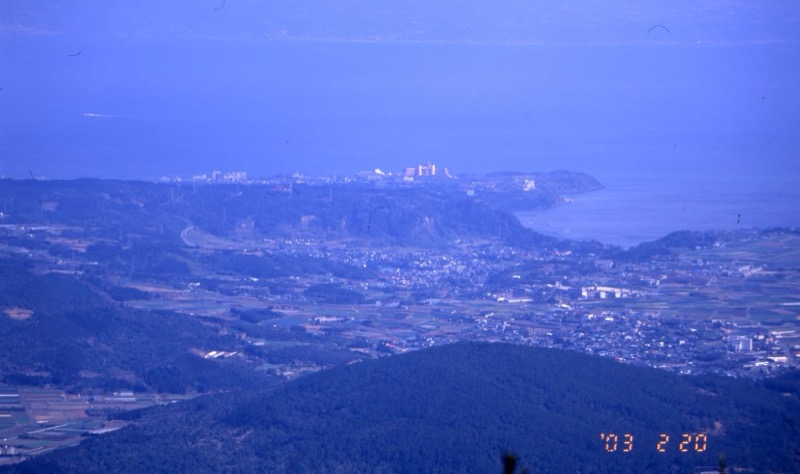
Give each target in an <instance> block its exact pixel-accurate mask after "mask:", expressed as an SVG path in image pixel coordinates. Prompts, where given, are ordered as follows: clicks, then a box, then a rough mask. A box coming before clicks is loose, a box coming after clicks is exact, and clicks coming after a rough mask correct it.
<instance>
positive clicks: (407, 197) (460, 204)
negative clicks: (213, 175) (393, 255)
mask: <svg viewBox="0 0 800 474" xmlns="http://www.w3.org/2000/svg"><path fill="white" fill-rule="evenodd" d="M533 176H540V175H533V174H519V173H512V174H505V175H502V176H500V177H497V176H495V177H487V178H485V179H483V178H481V179H477V178H473V179H469V180H466V179H465V180H440V179H436V180H433V179H432V180H429V181H427V182H420V183H404V182H401V181H394V182H391V183H382V182H378V181H366V180H364V181H349V182H344V181H337V182H333V181H325V180H318V181H314V182H308V181H302V180H299V181H298V180H297V179H294V178H287V179H285V180H280V179H277V178H276V179H273V180H271V181H269V182H262V183H259V184H255V183H228V184H177V183H147V182H137V181H111V180H94V179H81V180H74V181H35V180H25V181H15V180H3V181H1V182H0V221H2V223H3V224H27V225H60V226H73V228H70V229H67V230H66V231H67V232H68V233H70V232H71V233H76V232H78V231H79V229H83V230H84V231H85V232H90V233H91V236H92V237H95V238H105V239H108V240H109V241H111V242H117V241H119V242H123V243H126V242H127V243H130V242H131V241H136V240H137V239H138V240H141V239H142V238H145V237H146V238H147V239H149V240H151V241H152V240H157V241H161V242H165V243H180V242H181V231H182V230H184V229H186V228H187V227H190V226H192V227H193V228H196V229H200V230H202V231H204V232H207V233H210V234H212V235H214V236H217V237H225V238H232V239H237V240H238V241H246V240H251V241H252V240H258V239H259V238H261V237H268V238H277V239H284V238H310V239H316V240H339V239H359V240H362V241H368V242H372V243H374V244H384V245H414V246H436V245H442V244H447V243H450V242H452V241H453V240H456V239H461V238H469V237H478V238H492V239H500V240H509V239H513V240H515V241H519V242H521V243H526V242H527V243H535V244H552V243H553V242H554V241H555V240H554V239H549V238H545V237H543V236H541V235H538V234H536V233H535V232H533V231H530V230H529V229H526V228H524V227H523V226H522V225H521V224H520V223H519V221H518V220H517V218H516V217H514V216H513V214H511V213H510V212H508V210H509V209H532V208H542V207H548V206H552V205H555V204H556V203H558V202H560V200H561V199H562V198H561V197H560V195H561V194H562V193H564V192H575V191H578V190H584V191H586V190H591V189H595V188H597V187H598V186H600V185H599V183H597V182H596V181H595V180H593V179H592V178H590V177H588V176H586V175H583V174H580V173H568V172H557V173H547V174H542V175H541V178H542V184H541V185H538V187H536V188H535V189H527V190H525V189H524V186H526V184H525V183H531V182H533ZM587 181H588V182H587ZM82 236H86V234H82Z"/></svg>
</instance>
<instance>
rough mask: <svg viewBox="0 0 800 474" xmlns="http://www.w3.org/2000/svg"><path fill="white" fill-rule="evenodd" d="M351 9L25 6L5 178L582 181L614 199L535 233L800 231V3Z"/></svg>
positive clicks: (6, 119)
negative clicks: (559, 175)
mask: <svg viewBox="0 0 800 474" xmlns="http://www.w3.org/2000/svg"><path fill="white" fill-rule="evenodd" d="M334 3H335V5H334V4H325V5H316V4H312V3H308V4H306V3H304V2H284V1H275V2H256V1H245V0H242V1H228V2H226V3H224V4H223V3H221V2H219V1H216V0H215V1H213V2H197V3H196V4H193V5H191V6H188V5H186V4H185V3H181V2H169V1H165V2H134V1H125V2H119V3H116V4H115V5H114V6H109V5H107V4H105V3H103V2H83V3H82V4H81V5H79V6H75V7H71V8H65V7H64V5H61V4H59V3H58V2H55V3H53V4H48V5H46V6H41V5H39V6H31V5H30V4H28V3H26V2H19V1H15V0H10V1H8V2H4V3H3V5H2V6H0V89H1V90H0V175H1V176H5V177H11V178H15V179H27V178H29V177H30V176H31V174H33V175H34V176H37V177H40V176H41V177H47V178H77V177H83V176H92V177H104V178H123V179H127V178H144V179H156V178H159V177H161V176H175V175H181V176H184V177H188V176H191V175H192V174H196V173H207V172H210V171H211V170H214V169H219V170H223V171H233V170H242V171H247V172H248V174H249V176H251V177H255V176H265V175H274V174H282V173H292V172H301V173H308V174H313V175H333V174H338V175H345V174H353V173H355V172H358V171H363V170H372V169H375V168H381V169H383V170H384V171H396V170H400V169H402V168H403V167H405V166H409V165H413V164H416V163H424V162H427V161H430V162H434V163H436V164H438V165H440V166H446V167H448V168H449V169H450V170H451V172H453V173H454V174H456V175H458V174H459V173H465V172H492V171H499V170H516V171H548V170H554V169H568V170H574V171H585V172H587V173H590V174H592V175H593V176H595V177H597V178H598V179H599V180H600V181H601V182H603V183H604V184H606V185H607V189H606V190H604V191H599V192H597V193H591V194H586V195H581V196H574V197H573V200H574V202H573V203H572V204H571V205H570V206H563V207H561V208H558V209H556V210H553V211H548V213H544V214H542V215H541V216H539V217H538V218H537V219H541V220H542V221H543V222H542V223H537V224H535V225H533V226H534V228H540V229H541V230H545V231H546V230H548V229H549V230H550V232H551V233H555V234H559V235H560V234H569V235H571V236H573V237H574V236H580V237H584V235H583V231H582V230H580V229H579V227H580V226H578V225H575V224H574V222H581V223H584V222H586V221H587V217H586V216H587V215H593V214H597V213H600V214H604V215H605V216H606V217H605V218H603V219H600V220H599V221H598V222H599V223H602V224H603V225H602V226H600V227H599V228H600V233H594V234H591V233H590V234H591V235H590V234H585V236H587V237H595V236H597V237H598V238H599V237H603V236H604V234H603V233H609V232H615V231H613V230H612V229H616V228H618V227H619V225H620V223H621V222H623V221H624V220H625V219H628V218H633V217H635V218H636V219H637V221H636V222H637V225H639V226H640V227H642V229H641V230H636V229H629V230H627V231H624V232H622V233H621V234H619V233H617V234H619V235H617V236H616V237H613V238H612V237H607V239H608V240H609V241H610V242H616V243H621V244H624V245H628V244H630V243H631V242H635V241H636V240H638V239H639V238H640V237H641V236H643V235H645V232H644V231H645V230H646V229H645V227H648V228H650V229H652V230H651V231H648V232H647V235H655V236H656V237H658V236H661V235H663V234H665V233H666V232H667V231H668V230H677V229H673V225H678V226H686V227H690V228H695V229H699V228H705V227H707V226H714V227H716V226H725V225H730V224H729V222H730V220H731V217H730V216H729V214H733V218H734V219H735V218H736V217H737V215H738V214H742V219H741V222H740V223H739V224H736V225H748V226H762V225H766V226H772V225H785V226H791V225H798V217H797V215H798V212H797V211H794V210H793V209H794V208H800V200H797V194H796V193H793V187H794V183H795V182H796V181H797V178H798V177H800V159H798V156H797V153H798V152H797V150H800V89H799V88H798V87H797V77H800V41H798V40H799V39H800V33H798V31H800V29H798V28H797V25H798V19H800V6H795V5H793V4H790V3H789V2H787V3H785V4H784V3H781V4H777V3H776V4H768V5H765V4H763V3H762V2H752V3H748V2H728V1H719V2H703V4H702V5H695V4H694V3H691V2H685V3H681V2H678V3H676V2H648V4H647V5H643V4H641V2H618V3H615V8H611V7H610V6H608V5H606V4H605V3H604V2H582V4H581V7H580V8H577V7H570V6H568V5H564V4H561V3H556V2H552V3H545V4H542V5H536V6H532V5H530V4H529V3H530V2H507V3H504V5H503V6H496V5H492V4H490V3H488V2H486V3H484V2H468V3H467V4H464V6H462V7H460V8H453V5H449V4H447V2H444V3H443V4H441V5H438V4H437V5H431V4H429V3H425V2H414V1H412V2H397V3H395V2H387V3H385V4H383V7H381V8H378V7H368V6H364V5H362V4H361V3H359V2H348V1H343V2H334ZM220 5H222V6H220ZM459 5H461V4H460V3H459ZM654 25H662V26H663V28H662V27H658V28H653V27H654ZM707 178H713V181H714V182H712V183H709V184H706V185H703V184H702V183H703V181H704V180H706V179H707ZM625 193H628V194H625ZM634 202H635V203H638V204H641V206H642V207H644V208H648V207H649V208H650V209H652V211H653V212H652V215H653V219H654V220H652V221H650V220H648V219H646V218H645V216H648V215H650V214H648V213H647V212H641V213H637V212H634V211H633V210H632V209H631V207H630V204H632V203H634ZM645 202H647V203H648V204H647V205H645V204H644V203H645ZM626 203H627V204H628V206H626V205H625V204H626ZM793 204H797V205H794V206H793ZM753 206H756V207H753ZM584 208H585V209H589V210H591V211H590V212H583V211H581V209H584ZM670 209H674V211H671V210H670ZM575 213H577V214H575ZM573 214H575V215H573ZM579 214H580V216H579ZM608 216H614V219H613V221H615V222H616V224H614V225H606V224H605V223H607V222H610V220H609V219H608ZM716 216H724V217H719V219H720V220H719V221H718V220H717V217H716ZM766 216H769V217H766ZM548 219H550V220H552V221H553V222H550V223H548V222H547V220H548ZM564 219H565V220H566V221H567V223H568V222H569V221H570V219H572V220H573V224H570V225H566V223H565V222H563V221H561V220H564ZM529 220H530V219H528V221H529ZM589 220H590V219H589ZM646 222H649V224H645V223H646ZM581 225H583V224H581ZM662 228H663V229H662ZM559 229H560V230H559ZM564 229H566V230H564ZM662 230H663V232H662ZM599 240H603V239H600V238H599Z"/></svg>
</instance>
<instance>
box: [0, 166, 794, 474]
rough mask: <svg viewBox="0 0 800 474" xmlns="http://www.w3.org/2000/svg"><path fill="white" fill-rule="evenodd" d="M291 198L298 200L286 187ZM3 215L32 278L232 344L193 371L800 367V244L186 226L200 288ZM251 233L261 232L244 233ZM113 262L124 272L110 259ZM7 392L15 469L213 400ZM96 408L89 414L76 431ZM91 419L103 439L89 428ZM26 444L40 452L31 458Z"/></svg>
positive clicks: (184, 253)
mask: <svg viewBox="0 0 800 474" xmlns="http://www.w3.org/2000/svg"><path fill="white" fill-rule="evenodd" d="M434 170H435V168H428V171H425V170H424V169H423V168H422V167H419V168H416V169H415V168H411V169H409V170H407V173H408V176H407V175H406V174H405V173H404V174H402V175H401V176H397V177H392V179H393V180H394V181H391V182H390V183H388V184H384V185H382V187H380V188H379V189H381V192H384V191H383V189H384V187H387V188H390V187H391V183H392V182H393V183H401V184H402V183H409V182H411V181H413V179H414V178H416V177H418V176H420V173H426V172H427V173H435V172H436V171H434ZM212 176H216V178H208V179H212V181H208V179H206V178H204V179H206V181H208V182H206V181H204V182H203V183H202V186H204V187H207V188H208V189H211V188H214V187H215V186H230V185H231V184H232V183H231V182H229V180H234V181H235V180H237V179H246V175H244V174H231V175H227V174H219V175H212ZM406 178H411V179H410V180H409V179H406ZM217 179H218V180H220V182H219V183H217V182H216V181H213V180H217ZM376 179H381V178H376V177H375V176H373V174H369V175H364V176H360V177H356V178H352V183H354V184H353V185H359V184H361V185H363V183H365V182H367V183H371V185H374V181H375V180H376ZM287 181H288V182H289V183H290V184H291V186H289V185H287V187H286V188H276V186H278V184H280V183H286V182H287ZM309 182H314V180H313V179H308V178H305V179H304V178H298V177H295V178H293V179H288V180H287V179H286V178H282V179H281V180H272V181H266V182H262V183H249V184H248V188H247V189H248V190H249V191H252V190H253V189H255V190H256V191H258V192H262V193H263V192H265V191H266V193H267V194H266V195H267V196H268V197H269V196H271V195H270V194H268V193H270V192H272V191H273V190H274V189H278V192H283V194H285V197H284V199H285V202H287V203H291V202H292V201H291V200H295V201H299V200H300V199H299V198H297V197H296V194H297V193H300V192H302V193H304V194H303V196H306V195H307V193H308V192H309V191H308V189H309V188H308V186H310V185H309V184H308V183H309ZM276 183H277V184H276ZM322 183H325V184H327V182H324V181H322ZM350 183H351V182H348V183H344V184H340V186H349V185H351V184H350ZM509 183H511V184H509ZM195 184H196V183H195ZM325 184H320V185H319V186H324V185H325ZM537 184H538V183H536V177H535V176H528V175H514V176H502V177H499V178H498V177H492V178H491V179H487V180H483V181H480V180H477V179H476V180H473V181H472V182H470V183H469V184H468V185H466V190H467V191H469V190H472V191H476V190H477V194H478V195H480V193H481V192H482V190H486V189H489V190H491V191H493V192H497V187H498V186H514V187H515V188H516V189H517V190H518V192H520V193H532V192H536V189H537V187H538V186H537ZM301 185H302V186H306V187H305V188H303V187H301ZM157 186H175V184H174V183H171V184H170V183H167V184H159V185H157ZM427 186H429V187H431V186H434V187H435V186H436V184H435V183H434V184H430V183H428V184H427ZM459 186H461V188H460V189H459V190H457V192H458V193H459V194H460V195H469V194H468V193H466V192H465V188H464V186H465V185H464V184H463V182H462V183H459ZM158 189H161V188H158ZM178 189H179V190H185V185H184V188H178ZM286 189H288V191H286ZM298 189H300V191H298ZM337 189H338V188H337ZM162 191H163V190H162ZM187 192H197V191H195V190H192V191H187ZM232 192H233V191H232ZM235 192H237V193H240V194H241V193H242V191H241V190H238V191H235ZM253 192H255V191H253ZM386 192H391V190H390V191H386ZM174 193H175V190H174V189H171V188H170V190H168V191H167V192H166V195H168V196H169V199H171V200H172V199H174ZM470 197H472V196H470ZM134 199H141V201H135V200H134ZM129 201H130V202H133V208H134V209H142V208H146V204H144V198H138V197H136V198H130V199H129ZM53 202H54V201H53ZM53 202H51V201H44V202H43V203H42V204H41V206H43V208H44V209H45V210H44V211H42V212H44V213H45V214H44V215H50V214H53V211H48V210H47V208H48V207H50V208H52V209H55V208H57V206H58V203H55V204H54V203H53ZM130 202H125V203H124V204H125V205H128V206H130ZM0 211H2V213H0V255H2V256H3V257H4V258H5V259H8V260H15V261H22V262H24V264H25V265H26V266H27V267H28V268H30V269H31V271H32V272H35V274H37V275H44V276H47V275H58V276H60V277H64V278H75V279H77V280H88V281H99V282H101V283H102V284H103V285H108V286H106V287H107V288H113V289H114V291H116V292H118V293H119V292H122V293H124V295H125V296H124V297H120V298H117V299H116V301H118V303H119V305H121V306H124V307H125V308H129V309H131V310H135V311H144V312H160V313H164V312H167V313H168V314H172V315H174V316H175V317H178V318H189V319H190V320H197V321H200V322H202V324H203V325H204V326H205V327H211V328H213V329H214V331H216V332H217V333H218V334H220V335H222V336H224V337H225V338H226V339H225V341H228V342H226V343H225V345H224V346H214V345H209V344H208V343H207V342H202V341H198V342H197V344H196V345H195V346H194V347H193V348H192V349H191V356H192V357H196V358H199V359H204V360H206V361H212V362H213V363H219V364H226V363H236V364H239V365H243V366H246V367H249V368H250V370H252V371H254V372H256V373H259V374H262V375H263V377H266V378H274V379H280V380H285V379H292V378H296V377H298V376H301V375H302V374H306V373H309V372H315V371H319V370H322V369H325V368H328V367H332V366H335V365H338V364H342V363H357V362H359V361H361V360H365V359H369V358H378V357H384V356H391V355H393V354H398V353H403V352H407V351H413V350H416V349H420V348H425V347H430V346H435V345H442V344H449V343H453V342H457V341H475V342H477V341H484V342H510V343H514V344H522V345H531V346H540V347H548V348H556V349H566V350H572V351H579V352H583V353H587V354H594V355H597V356H602V357H608V358H613V359H614V360H617V361H619V362H622V363H626V364H635V365H644V366H651V367H656V368H659V369H664V370H669V371H674V372H678V373H681V374H687V375H690V374H717V375H723V376H730V377H747V378H754V379H763V378H765V377H769V376H772V375H776V374H780V373H783V372H784V371H787V370H789V369H791V368H796V367H798V363H799V362H800V334H799V333H798V332H797V320H798V316H800V294H798V293H797V288H800V270H799V269H800V265H798V264H800V234H798V233H797V232H796V231H794V230H792V229H774V230H756V229H749V230H742V231H739V232H716V233H714V232H712V233H702V234H701V233H676V234H675V235H672V236H669V237H667V238H665V239H664V240H663V241H662V242H660V243H658V244H657V243H650V244H643V245H642V246H640V247H639V248H634V249H630V250H628V251H624V250H623V249H620V248H613V247H608V246H600V245H599V244H591V245H589V244H586V245H584V244H580V243H570V242H563V243H562V242H556V243H552V242H555V241H551V240H547V241H546V242H548V243H547V244H546V245H541V246H531V245H515V244H514V242H510V241H508V240H502V239H498V238H493V237H492V236H491V235H488V236H486V235H485V236H477V237H476V236H474V235H465V236H463V237H457V238H449V240H447V241H446V242H445V243H444V244H437V245H435V246H431V245H428V246H414V245H383V244H381V241H380V240H376V239H375V238H374V236H373V235H371V230H369V229H368V231H367V234H366V235H367V237H369V238H371V239H372V240H369V239H364V238H362V239H355V238H347V239H345V238H339V237H336V236H334V237H331V235H330V234H328V235H322V236H320V235H315V234H314V233H312V232H309V231H308V230H307V228H306V227H304V224H303V223H302V222H301V223H299V226H298V228H299V229H300V230H301V231H299V232H295V233H294V235H292V234H291V233H289V234H286V233H284V234H283V235H265V234H258V233H255V232H252V231H249V230H248V229H245V231H237V232H232V233H229V234H227V235H225V234H221V233H219V232H217V233H212V232H210V231H209V230H206V229H204V228H203V227H202V226H201V225H197V224H195V223H194V222H185V223H184V225H183V226H182V227H181V228H180V229H178V230H179V232H177V234H179V236H178V238H179V245H175V244H170V246H169V247H165V248H168V249H169V252H171V254H170V255H175V256H176V258H179V259H180V261H181V262H188V263H187V264H186V265H183V266H182V267H181V268H183V269H184V271H183V272H178V273H174V272H165V271H149V270H142V266H143V264H142V263H140V264H138V265H137V264H136V260H135V259H136V258H137V255H136V254H134V253H131V251H130V248H131V244H130V243H129V241H130V240H131V239H130V237H128V238H127V239H128V240H127V241H126V240H125V238H123V239H121V240H120V242H121V243H119V244H117V243H113V242H114V238H113V236H112V237H109V236H108V234H107V233H100V232H99V231H98V230H97V229H96V227H97V225H96V224H92V225H86V226H85V227H81V226H79V225H76V224H75V223H64V222H58V221H57V220H55V219H51V220H50V221H41V222H33V221H30V222H21V221H20V220H15V219H14V217H12V216H13V214H14V211H13V209H11V210H9V209H0ZM229 212H230V211H229ZM372 212H373V214H372V215H369V216H368V223H367V225H371V226H372V227H373V228H375V229H378V228H379V227H378V217H376V216H377V212H376V211H374V210H373V211H372ZM387 214H388V212H387ZM381 219H391V215H390V216H381ZM423 224H424V222H423ZM233 225H238V226H239V227H242V226H245V227H247V226H248V225H249V226H250V227H251V228H252V227H253V224H247V223H246V222H244V221H240V222H239V223H238V224H233ZM93 226H94V227H93ZM239 227H237V229H238V228H239ZM118 232H121V233H122V232H123V231H118ZM126 232H127V231H126ZM162 233H164V232H163V230H158V235H161V234H162ZM112 243H113V245H112ZM648 245H649V246H648ZM134 248H135V247H134ZM98 249H103V252H105V253H104V254H103V255H107V257H106V260H103V259H99V258H98V255H101V254H100V253H99V251H98ZM120 256H122V257H120ZM138 258H139V261H140V262H141V261H144V260H145V257H144V256H141V257H138ZM278 258H279V259H280V260H276V259H278ZM265 262H267V263H268V264H269V265H267V263H265ZM292 265H296V268H295V267H293V266H292ZM318 268H325V269H326V270H324V271H321V270H316V269H318ZM0 310H2V312H3V315H2V317H4V318H7V319H9V320H12V321H24V320H27V319H28V318H31V317H32V316H33V315H34V311H32V310H31V309H29V308H27V307H25V306H24V305H22V304H14V305H12V306H8V307H4V308H0ZM476 350H480V349H479V348H478V347H477V346H476ZM31 373H34V372H31ZM5 382H6V384H5V385H2V386H0V439H2V438H13V437H16V436H23V439H27V441H26V442H20V441H19V440H17V441H18V442H15V443H9V442H4V443H5V444H4V443H0V446H5V447H3V448H2V449H4V450H5V451H3V452H0V455H4V456H7V457H8V456H10V457H14V458H15V459H16V458H19V456H22V455H24V454H25V453H27V452H29V451H30V450H32V449H37V448H38V447H41V446H42V444H41V441H42V439H47V438H48V437H50V436H55V435H56V434H57V435H58V436H56V437H57V438H58V440H59V442H58V443H50V444H47V443H45V444H46V445H47V446H49V447H50V448H53V449H54V448H55V447H57V446H60V445H62V444H64V443H68V442H72V441H74V439H73V438H74V437H75V436H82V435H83V434H84V433H90V434H91V433H95V432H98V433H99V432H103V431H104V430H108V429H115V428H116V427H119V426H124V423H121V422H119V421H116V422H114V423H112V424H110V425H107V423H106V422H105V421H102V422H100V421H97V420H101V419H104V417H105V416H107V415H108V413H109V412H110V411H125V410H128V409H131V408H136V407H140V406H147V405H152V404H160V403H169V402H171V401H174V400H177V399H181V397H186V396H194V395H196V394H192V393H189V392H187V393H183V392H179V393H175V394H172V395H170V394H169V393H161V394H157V393H155V392H153V391H145V392H139V391H136V390H128V389H126V390H117V391H110V392H105V393H104V392H102V391H98V390H96V389H95V390H88V391H84V392H81V393H73V394H67V393H65V392H64V391H63V389H60V388H59V387H58V386H55V385H52V384H48V385H47V386H46V387H41V389H42V390H45V389H46V391H48V392H47V393H46V394H45V393H44V392H41V393H40V392H37V391H35V390H34V391H32V389H31V388H27V387H24V386H15V385H13V384H11V383H9V382H10V380H6V381H5ZM53 391H55V392H54V393H55V396H56V398H57V399H60V400H61V401H60V402H57V403H56V402H53V403H52V404H50V405H49V406H52V407H62V406H63V405H64V403H67V402H68V403H67V404H68V405H69V406H70V407H71V408H69V410H67V409H62V408H63V407H62V408H54V409H53V410H51V411H52V413H49V412H47V410H45V413H40V412H37V413H35V414H33V415H32V414H31V413H32V412H31V410H32V409H34V408H35V407H39V408H42V407H44V406H45V405H42V404H38V405H37V404H36V403H35V398H36V397H39V396H45V395H46V396H47V397H52V396H53V393H51V392H53ZM59 394H61V395H59ZM176 397H177V398H176ZM76 404H77V405H76ZM78 405H80V410H78V411H80V412H81V413H82V414H81V415H80V416H77V417H73V416H70V414H72V415H74V414H75V413H73V412H74V411H75V410H74V407H75V406H78ZM65 410H66V411H69V413H62V412H65ZM40 411H41V410H40ZM85 417H89V418H92V419H95V420H96V421H97V422H96V423H95V422H93V423H89V424H85V426H84V425H80V426H78V425H74V426H73V424H72V423H74V422H75V419H81V418H85ZM69 420H72V421H69ZM37 426H38V427H39V428H37V429H33V428H35V427H37ZM59 426H60V428H59ZM45 428H46V429H45ZM64 429H66V430H67V431H68V433H64V432H62V431H64ZM37 430H38V431H37ZM24 436H27V437H28V438H24ZM28 441H29V442H28ZM26 443H27V444H26ZM23 445H24V446H28V447H29V448H28V449H27V450H26V449H22V450H21V448H19V447H14V446H23ZM9 446H11V448H9ZM50 448H48V449H50ZM9 449H11V450H9ZM33 454H37V453H35V452H31V453H29V455H33Z"/></svg>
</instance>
